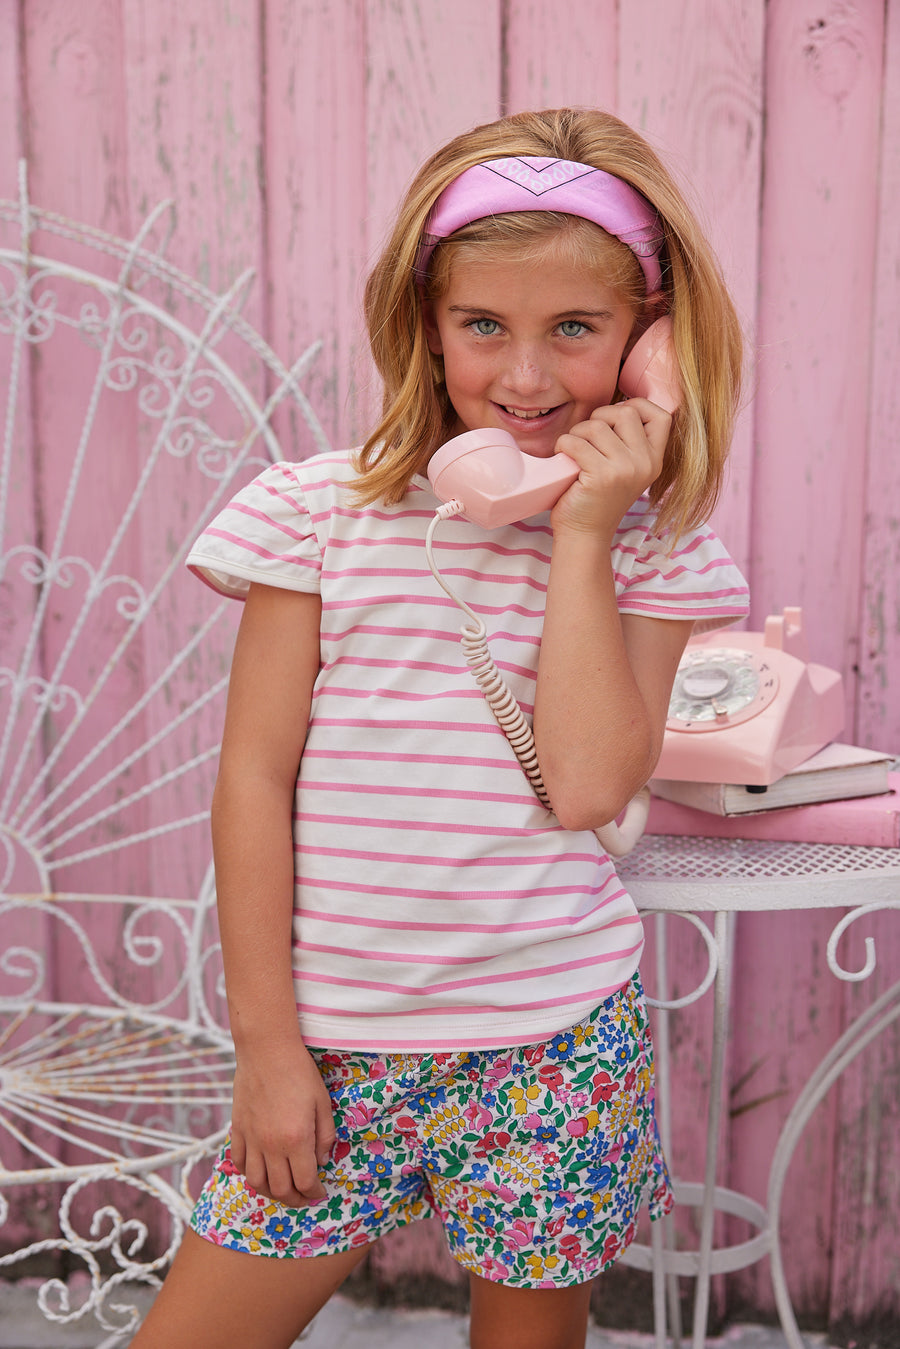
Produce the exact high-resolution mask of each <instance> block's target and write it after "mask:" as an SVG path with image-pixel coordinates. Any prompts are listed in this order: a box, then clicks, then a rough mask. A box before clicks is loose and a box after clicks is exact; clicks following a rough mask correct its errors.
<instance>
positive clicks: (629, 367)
mask: <svg viewBox="0 0 900 1349" xmlns="http://www.w3.org/2000/svg"><path fill="white" fill-rule="evenodd" d="M619 389H620V391H621V392H622V393H624V394H626V395H627V396H628V397H629V398H649V399H650V401H651V402H652V403H656V405H657V407H661V408H664V409H665V411H666V412H674V411H675V409H676V408H677V406H678V404H679V402H680V393H681V391H680V385H679V382H678V372H677V366H676V363H675V353H674V350H673V347H672V321H671V319H670V318H669V317H668V315H665V316H664V317H663V318H660V319H657V320H656V322H655V323H654V324H652V325H651V326H650V327H649V328H648V329H647V331H646V332H645V333H644V334H643V335H642V336H641V337H640V338H638V340H637V342H636V343H635V344H634V347H633V348H632V350H631V351H630V353H629V355H628V358H627V360H626V361H625V363H624V365H623V366H622V369H621V371H620V373H619ZM578 474H579V468H578V465H577V464H576V463H575V461H574V460H573V459H570V458H569V456H568V455H566V454H553V455H550V456H549V457H548V458H546V459H540V458H537V457H536V456H535V455H530V454H523V453H522V451H521V450H520V449H519V447H518V446H517V445H516V442H515V440H514V439H513V437H512V436H511V435H510V434H509V432H508V431H500V430H490V429H484V430H477V431H466V432H464V433H463V434H462V435H460V436H455V437H454V438H453V439H452V440H449V441H448V442H447V444H446V445H443V446H441V448H440V449H439V450H437V451H436V452H435V453H434V454H433V455H432V457H431V460H430V462H429V464H428V478H429V481H430V482H431V486H432V489H433V491H434V494H435V496H436V497H437V498H438V499H439V500H440V501H444V502H450V501H454V500H456V501H459V502H460V503H461V504H462V514H464V515H465V516H466V517H467V518H468V519H470V520H472V521H474V523H475V524H477V525H481V526H482V528H484V529H499V528H500V527H501V526H502V525H510V524H513V523H515V521H517V520H525V519H527V518H528V517H529V516H530V515H539V514H540V513H541V511H546V510H549V509H550V508H551V507H552V506H554V505H555V504H556V502H557V501H558V500H559V498H560V497H561V496H562V494H563V492H564V491H565V490H566V488H567V487H570V486H571V485H572V483H573V482H574V481H575V479H576V478H577V477H578Z"/></svg>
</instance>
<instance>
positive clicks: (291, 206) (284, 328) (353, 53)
mask: <svg viewBox="0 0 900 1349" xmlns="http://www.w3.org/2000/svg"><path fill="white" fill-rule="evenodd" d="M265 44H266V45H265V61H266V112H265V126H266V137H265V143H264V147H263V151H264V155H265V178H266V222H265V224H266V270H267V306H268V323H269V333H268V336H269V340H270V342H271V344H272V346H273V347H274V348H275V350H276V351H277V352H278V353H279V355H280V356H281V357H282V358H283V359H285V360H289V359H291V358H293V357H296V356H297V355H299V354H300V352H301V351H304V350H305V349H306V348H307V346H308V345H309V344H310V342H313V341H316V340H318V339H321V340H322V342H323V348H322V352H321V354H320V355H319V357H318V358H317V361H316V365H315V368H314V371H313V374H312V378H311V379H310V380H309V381H308V383H307V384H306V385H305V387H306V388H307V389H308V392H309V396H310V398H311V400H312V403H313V406H314V407H315V409H316V411H317V413H318V414H319V417H320V418H321V420H322V422H323V425H324V429H325V431H326V432H327V434H328V436H329V439H330V440H331V442H332V444H333V445H335V447H338V446H346V445H351V444H356V443H358V442H359V440H360V439H362V438H363V437H364V434H365V433H366V432H367V430H368V426H367V422H368V417H367V415H366V411H367V408H368V406H369V405H370V403H371V393H370V391H369V390H368V389H366V388H363V389H361V388H360V381H361V380H367V379H368V378H369V370H368V365H367V364H366V363H365V362H364V361H363V360H362V358H361V352H360V347H361V343H362V340H363V335H362V278H363V272H364V270H365V265H366V260H367V237H366V208H367V197H368V191H367V183H366V164H365V151H364V147H365V143H366V132H365V106H366V105H365V88H366V47H365V24H364V6H363V3H362V0H336V3H333V4H327V5H326V4H323V3H321V0H310V2H309V3H304V4H299V5H298V4H296V3H295V2H294V0H279V3H274V4H269V5H268V6H267V8H266V31H265ZM279 427H280V428H283V440H284V452H285V456H286V457H287V458H290V459H293V458H303V457H305V456H306V455H307V454H308V453H310V450H311V448H312V447H311V446H310V444H309V443H308V438H307V437H305V436H304V435H303V434H302V431H301V428H300V427H299V426H297V425H296V424H295V423H293V422H291V424H290V425H286V424H285V423H284V422H283V421H280V422H279Z"/></svg>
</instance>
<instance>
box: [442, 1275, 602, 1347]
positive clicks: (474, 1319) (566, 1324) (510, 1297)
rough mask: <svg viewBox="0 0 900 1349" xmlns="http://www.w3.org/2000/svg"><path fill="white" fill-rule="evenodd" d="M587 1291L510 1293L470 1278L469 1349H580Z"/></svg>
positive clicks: (505, 1288) (583, 1287)
mask: <svg viewBox="0 0 900 1349" xmlns="http://www.w3.org/2000/svg"><path fill="white" fill-rule="evenodd" d="M591 1287H592V1285H591V1283H590V1281H589V1282H588V1283H579V1284H576V1285H575V1286H574V1287H573V1288H510V1287H509V1286H508V1285H507V1284H502V1283H492V1282H491V1281H490V1280H489V1279H481V1278H479V1277H478V1276H477V1275H475V1274H470V1275H469V1289H470V1292H471V1299H472V1301H471V1308H472V1310H471V1323H472V1324H471V1338H470V1341H469V1343H470V1345H471V1349H584V1342H585V1339H586V1338H587V1324H588V1311H589V1309H590V1303H591Z"/></svg>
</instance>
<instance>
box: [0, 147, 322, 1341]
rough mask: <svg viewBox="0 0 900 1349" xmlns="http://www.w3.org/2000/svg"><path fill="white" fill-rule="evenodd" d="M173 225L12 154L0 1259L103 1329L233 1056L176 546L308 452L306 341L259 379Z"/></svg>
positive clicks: (217, 710) (197, 693)
mask: <svg viewBox="0 0 900 1349" xmlns="http://www.w3.org/2000/svg"><path fill="white" fill-rule="evenodd" d="M172 220H173V211H172V207H171V204H163V205H162V206H161V207H160V208H158V209H157V210H156V211H155V212H154V213H153V214H152V215H151V217H150V218H149V219H148V220H147V222H146V224H145V225H144V226H143V228H142V229H141V231H140V232H139V234H138V235H137V237H136V238H135V240H134V241H133V242H125V241H122V240H118V239H114V238H111V237H110V236H108V235H105V234H103V233H100V232H99V231H96V230H93V229H90V228H87V227H84V226H81V225H78V224H75V223H73V222H71V221H68V220H65V219H63V218H62V217H59V216H56V215H53V214H51V213H49V212H46V211H42V210H38V209H36V208H34V207H33V206H32V205H30V203H29V202H28V199H27V193H26V190H25V173H24V169H23V173H22V191H21V198H20V200H19V201H17V202H0V372H2V373H0V382H2V385H3V387H4V393H5V397H4V398H3V400H2V407H3V427H2V432H0V435H2V451H0V1273H13V1272H21V1271H23V1270H27V1271H32V1270H33V1269H34V1267H35V1264H36V1262H37V1265H38V1268H39V1269H40V1270H41V1271H42V1272H46V1270H47V1265H48V1264H49V1265H50V1269H49V1272H48V1273H47V1278H46V1281H45V1283H44V1284H43V1286H42V1287H41V1288H40V1291H39V1295H38V1296H39V1302H40V1306H41V1308H42V1310H43V1312H44V1314H45V1315H46V1316H48V1317H49V1318H51V1319H52V1320H54V1321H59V1322H70V1321H73V1320H78V1319H81V1318H88V1319H89V1318H90V1317H91V1316H94V1317H96V1318H97V1320H98V1321H99V1323H100V1326H101V1327H102V1328H103V1333H104V1334H105V1338H103V1344H104V1345H110V1346H111V1345H113V1344H116V1343H119V1342H120V1341H121V1339H122V1337H123V1336H125V1335H126V1334H128V1333H129V1332H130V1331H131V1330H132V1329H133V1327H134V1325H135V1323H136V1321H137V1312H136V1310H135V1309H134V1307H129V1306H128V1305H127V1298H126V1299H125V1300H124V1302H123V1297H124V1292H123V1288H122V1285H125V1284H134V1283H135V1282H137V1283H143V1284H150V1285H154V1286H155V1285H157V1284H158V1282H159V1279H160V1276H161V1274H162V1273H163V1272H164V1270H165V1267H166V1265H167V1263H168V1261H169V1259H170V1258H171V1256H172V1254H173V1252H174V1250H175V1247H176V1246H177V1244H178V1241H179V1240H180V1238H181V1234H182V1231H183V1226H184V1221H185V1218H186V1216H187V1213H188V1211H189V1207H190V1199H189V1194H188V1180H189V1178H190V1174H191V1171H192V1168H193V1167H194V1166H195V1165H196V1163H197V1162H198V1160H200V1159H201V1158H202V1157H204V1156H205V1155H207V1154H209V1153H210V1152H211V1151H213V1150H214V1149H215V1148H216V1146H217V1144H218V1142H219V1141H220V1139H221V1137H222V1132H223V1127H224V1125H225V1123H226V1119H227V1113H226V1112H227V1108H228V1104H229V1100H230V1085H231V1075H232V1068H233V1062H232V1050H231V1043H230V1039H229V1037H228V1035H227V1032H226V1031H225V1030H224V1029H223V1026H222V1023H221V1017H222V1010H223V1008H222V1002H221V988H220V983H219V966H218V963H217V961H218V947H217V939H216V930H215V921H214V909H213V901H214V888H213V880H212V874H211V870H210V869H209V866H208V855H209V849H208V844H207V838H206V834H207V824H206V821H207V814H208V809H207V807H208V801H209V797H210V793H211V786H212V774H213V772H214V766H215V758H216V753H217V737H218V727H219V725H220V722H221V715H222V699H223V696H224V689H225V685H226V682H227V671H228V663H229V656H230V648H231V643H232V640H233V633H234V620H235V614H234V613H233V612H232V610H236V608H237V606H231V605H228V603H227V601H225V602H219V601H217V600H216V599H215V598H214V597H213V596H212V595H211V593H210V592H208V591H206V590H205V588H204V587H202V586H201V585H199V584H198V583H197V581H195V580H194V579H193V578H191V577H190V576H188V575H187V574H186V572H185V569H184V567H183V559H184V555H185V552H186V549H187V546H188V544H189V542H190V541H191V539H192V538H193V537H194V536H195V535H196V534H197V533H198V532H199V529H200V527H201V526H202V524H203V523H204V522H205V521H206V520H207V519H208V518H209V516H210V514H211V513H212V512H213V510H214V509H215V507H216V505H217V503H219V502H222V501H224V500H226V499H227V498H228V497H229V496H230V495H232V494H233V492H234V491H235V490H237V487H238V486H239V485H240V484H241V483H242V482H244V481H246V480H247V479H248V478H249V477H250V476H252V474H253V473H255V472H258V471H259V470H260V468H261V467H264V466H265V464H266V463H268V462H271V461H272V460H273V459H279V458H286V457H296V458H300V457H303V456H304V455H305V454H308V453H309V452H311V451H312V450H315V449H323V448H327V442H326V440H325V437H324V435H323V433H322V430H321V428H320V426H319V424H318V421H317V419H316V417H315V415H314V413H313V411H312V409H311V407H310V405H309V403H308V401H307V399H306V397H305V396H304V394H303V393H302V391H301V388H300V381H301V379H302V378H303V375H304V373H305V371H306V370H307V368H308V367H309V365H310V363H311V362H312V360H313V359H314V357H315V354H316V348H310V350H309V351H307V352H306V353H305V354H304V355H303V356H302V357H301V359H300V360H299V361H298V362H297V363H296V364H295V365H294V366H293V368H292V369H287V368H285V367H284V366H283V365H282V364H281V363H280V362H279V361H278V359H277V358H276V357H275V355H274V354H273V353H272V351H271V350H270V349H269V348H268V346H267V345H266V344H265V342H263V341H262V339H261V338H260V337H259V336H258V334H257V333H256V332H255V331H254V329H253V328H252V327H251V326H250V324H249V323H247V322H246V321H245V320H244V319H243V318H242V316H241V312H240V311H241V305H242V302H243V300H244V298H245V296H246V294H247V291H248V286H249V281H250V274H249V273H247V274H244V275H243V276H241V277H239V278H238V280H237V281H236V282H235V283H234V285H233V286H231V287H230V289H229V290H228V291H227V292H226V293H224V294H221V295H216V294H213V293H212V292H211V291H209V290H207V289H206V288H205V287H203V286H201V285H199V284H198V283H197V282H195V281H193V280H192V279H191V278H189V277H188V276H186V275H184V274H183V273H182V272H180V271H178V270H177V269H176V268H174V267H172V266H171V265H170V264H169V263H167V261H166V260H165V257H164V253H163V250H164V248H165V245H166V243H167V241H168V237H169V234H170V232H171V225H172ZM279 433H280V434H281V436H282V439H283V441H284V443H285V445H286V447H287V448H286V449H285V450H284V451H283V450H282V449H281V448H280V447H279ZM288 438H289V439H288ZM54 1260H55V1261H56V1264H55V1265H54V1263H53V1262H54ZM73 1269H81V1270H82V1271H86V1272H87V1274H88V1275H89V1291H88V1293H87V1294H86V1296H85V1297H84V1298H83V1300H81V1301H80V1302H79V1305H77V1306H72V1305H70V1300H69V1299H70V1294H69V1291H68V1285H67V1284H66V1283H65V1282H64V1281H63V1279H62V1278H61V1277H56V1275H55V1270H58V1272H59V1274H64V1273H66V1272H71V1271H72V1270H73Z"/></svg>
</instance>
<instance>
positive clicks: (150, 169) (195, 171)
mask: <svg viewBox="0 0 900 1349" xmlns="http://www.w3.org/2000/svg"><path fill="white" fill-rule="evenodd" d="M123 15H124V60H125V64H126V68H127V69H128V70H129V72H130V74H131V77H132V78H131V81H130V82H129V98H128V110H127V121H126V126H127V136H128V175H129V184H130V193H129V195H130V199H131V202H132V207H133V210H132V222H131V224H132V229H136V228H137V227H138V225H139V224H140V223H141V221H142V220H143V218H144V217H145V216H146V214H147V213H148V212H150V211H151V210H152V209H153V208H154V207H155V206H156V205H157V203H159V202H160V201H163V200H165V199H167V198H171V199H172V200H173V201H174V204H175V214H176V228H175V231H174V234H173V236H172V239H171V241H170V243H169V244H168V246H167V249H166V256H167V257H168V258H169V259H170V260H171V261H172V262H174V263H175V264H176V265H178V266H179V267H181V268H182V269H183V270H184V271H186V272H187V273H188V274H189V275H190V276H193V277H196V278H197V279H198V280H200V281H202V282H203V283H205V284H206V285H207V286H209V287H210V288H211V289H212V290H214V291H216V292H224V291H225V290H227V289H228V288H229V287H230V286H231V285H233V284H234V283H235V282H236V281H237V280H238V278H240V277H241V275H242V274H243V273H244V272H246V271H247V269H248V268H250V269H253V271H254V272H255V278H253V279H251V281H250V283H249V285H248V286H247V287H245V288H242V290H241V294H240V297H239V300H238V303H241V302H243V301H244V300H245V303H244V312H245V315H246V317H247V318H248V319H249V320H250V322H251V323H253V324H254V325H255V326H257V327H259V328H263V329H264V327H265V307H266V299H265V287H264V284H263V280H262V274H263V265H262V264H263V256H264V254H263V211H264V202H263V189H262V183H261V180H260V164H261V155H262V135H263V115H262V50H261V10H260V5H259V3H258V0H245V2H244V3H241V4H238V5H228V6H221V5H214V4H204V3H195V4H191V5H187V6H185V5H184V4H181V3H179V2H178V0H162V2H161V3H159V4H155V5H151V6H148V5H144V4H141V3H140V2H139V0H128V2H127V3H126V4H125V5H124V6H123ZM155 234H156V235H158V234H159V231H158V230H157V231H155ZM173 304H176V305H181V304H182V302H181V301H180V300H177V298H173ZM181 312H182V313H185V314H186V313H187V310H186V308H185V307H184V306H183V305H182V308H181ZM188 321H189V323H190V326H191V327H192V328H193V330H194V331H198V330H199V328H200V327H201V326H202V323H203V314H202V313H198V312H197V311H196V310H195V311H194V312H193V313H191V315H190V318H189V320H188ZM171 347H172V350H173V352H174V353H175V357H176V360H177V361H178V362H181V361H183V360H184V359H185V352H183V351H182V350H181V348H180V344H179V342H178V341H177V340H176V341H173V342H171ZM217 350H218V352H219V353H220V354H221V356H222V357H223V358H224V359H226V360H229V361H230V362H231V363H232V365H233V368H234V370H235V371H236V373H237V374H238V375H240V376H241V377H242V378H243V379H244V380H246V381H247V382H248V384H249V387H250V389H251V391H252V392H253V393H254V394H255V396H256V398H257V400H259V401H262V400H263V399H264V397H265V394H266V387H265V380H264V378H263V377H262V374H261V371H260V368H259V363H258V361H257V359H256V357H255V356H253V355H252V354H251V353H249V352H248V351H247V349H246V347H245V346H244V345H243V344H242V343H241V342H240V341H238V340H237V339H234V338H230V337H229V336H227V335H226V336H225V337H224V338H222V339H221V340H220V341H219V342H217ZM169 391H170V389H169V386H166V388H165V389H163V388H161V389H160V392H161V393H162V394H163V396H164V397H168V396H169ZM188 411H189V407H188V406H187V405H186V406H184V407H183V408H182V409H181V413H182V415H183V414H184V413H186V412H188ZM234 421H235V422H236V421H237V419H236V418H235V419H234ZM163 425H164V421H161V420H160V419H157V420H155V421H145V422H144V423H143V424H142V426H141V427H140V437H139V440H138V442H137V448H138V452H139V454H140V455H141V456H144V455H147V454H152V453H154V452H155V448H156V442H157V437H158V436H159V434H160V430H161V427H162V426H163ZM198 452H199V446H198V445H197V444H195V445H194V447H193V450H192V451H191V457H192V460H193V459H195V457H196V455H197V454H198ZM168 455H169V451H168V450H167V449H166V450H164V451H163V458H164V459H165V458H166V456H168ZM166 483H167V479H166V476H165V474H163V475H159V476H155V477H154V479H153V481H152V483H151V486H150V489H149V491H150V498H149V500H148V503H147V506H146V508H145V511H144V512H142V518H144V519H145V520H146V521H147V522H149V521H150V520H152V519H153V518H154V517H156V518H166V519H167V521H168V524H169V532H168V534H167V535H166V536H159V535H157V534H155V533H154V531H153V529H152V528H151V527H145V528H144V529H143V531H142V535H141V549H142V557H143V559H144V564H145V565H146V567H147V569H148V572H149V574H150V575H155V574H156V572H157V569H158V568H159V566H160V564H161V561H162V558H163V555H164V553H165V550H166V548H167V547H168V545H169V543H170V541H171V539H173V538H177V537H182V536H183V535H184V533H185V532H187V531H189V530H191V529H192V528H194V527H196V528H199V525H198V522H199V521H200V519H201V516H202V513H203V510H204V504H205V502H206V499H207V496H208V494H209V491H210V486H211V484H210V480H209V478H207V477H205V476H204V475H203V474H202V473H201V472H200V471H199V470H198V469H197V467H196V464H195V463H194V464H193V471H191V472H185V473H184V474H183V477H182V479H181V480H180V483H179V486H178V488H174V489H173V487H172V486H171V478H170V479H169V485H168V486H167V485H166ZM154 502H155V503H156V504H155V505H154ZM213 603H214V600H213V597H212V596H211V594H209V593H208V592H207V591H206V589H205V587H202V586H199V585H198V584H197V583H196V582H193V583H192V581H191V579H190V578H188V577H187V576H184V577H179V578H177V580H176V583H175V585H174V586H173V587H171V588H170V590H169V591H168V592H167V594H166V595H165V597H164V606H165V608H164V610H163V611H161V616H160V622H161V623H162V624H163V627H164V630H165V631H166V634H167V639H166V640H167V642H168V643H170V644H173V645H174V643H175V641H176V640H177V637H178V634H184V633H186V632H187V631H188V630H189V629H190V625H191V624H192V623H198V624H199V623H200V622H202V621H203V619H205V618H206V616H207V615H208V614H209V612H210V609H211V607H212V604H213ZM235 617H237V614H236V615H235ZM226 646H227V643H226ZM201 687H202V679H201V675H200V671H199V670H198V669H197V668H196V667H188V668H186V669H185V670H183V671H182V672H181V673H180V674H179V676H178V678H177V679H176V680H174V681H173V685H172V688H171V699H172V704H173V705H176V706H177V704H178V702H179V701H180V700H187V699H189V698H190V697H191V696H195V695H196V694H197V692H198V691H199V689H200V688H201ZM165 713H166V709H164V708H162V707H160V708H158V709H154V710H153V711H152V712H151V713H149V716H150V721H151V725H152V727H153V729H156V723H157V721H158V720H161V719H162V718H163V717H164V716H165ZM220 719H221V709H219V710H215V709H209V710H207V711H206V712H205V713H204V714H203V715H202V716H200V717H199V718H198V721H197V723H196V727H195V730H194V732H193V733H194V735H195V736H196V741H195V743H196V744H197V745H204V744H206V743H209V742H213V743H214V742H215V739H216V737H217V735H218V732H219V730H220ZM169 754H170V747H169V746H163V747H162V748H161V750H160V753H159V754H158V755H156V756H154V760H153V765H154V767H166V766H169V759H168V756H169ZM211 781H212V779H211V777H210V787H211ZM197 790H198V791H199V784H198V788H197ZM178 799H180V792H172V793H171V794H170V795H169V797H168V800H169V801H171V802H173V803H174V802H175V801H176V800H178ZM184 804H185V805H186V806H187V804H188V802H186V801H185V802H184ZM207 804H208V797H207V801H206V802H197V803H196V804H195V805H194V808H195V809H196V808H199V809H204V808H205V806H206V805H207ZM208 850H209V842H208V837H207V835H206V831H205V830H203V831H202V832H201V831H198V833H197V834H196V835H188V834H185V835H183V836H182V835H177V834H176V835H173V836H172V837H171V839H170V840H169V841H168V842H167V844H166V846H160V847H156V848H155V849H154V850H153V869H154V870H153V876H154V884H155V886H156V893H159V894H182V893H185V891H187V893H196V890H197V887H198V885H199V882H200V879H201V877H202V871H203V868H204V866H205V864H206V862H207V860H208V855H209V851H208Z"/></svg>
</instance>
